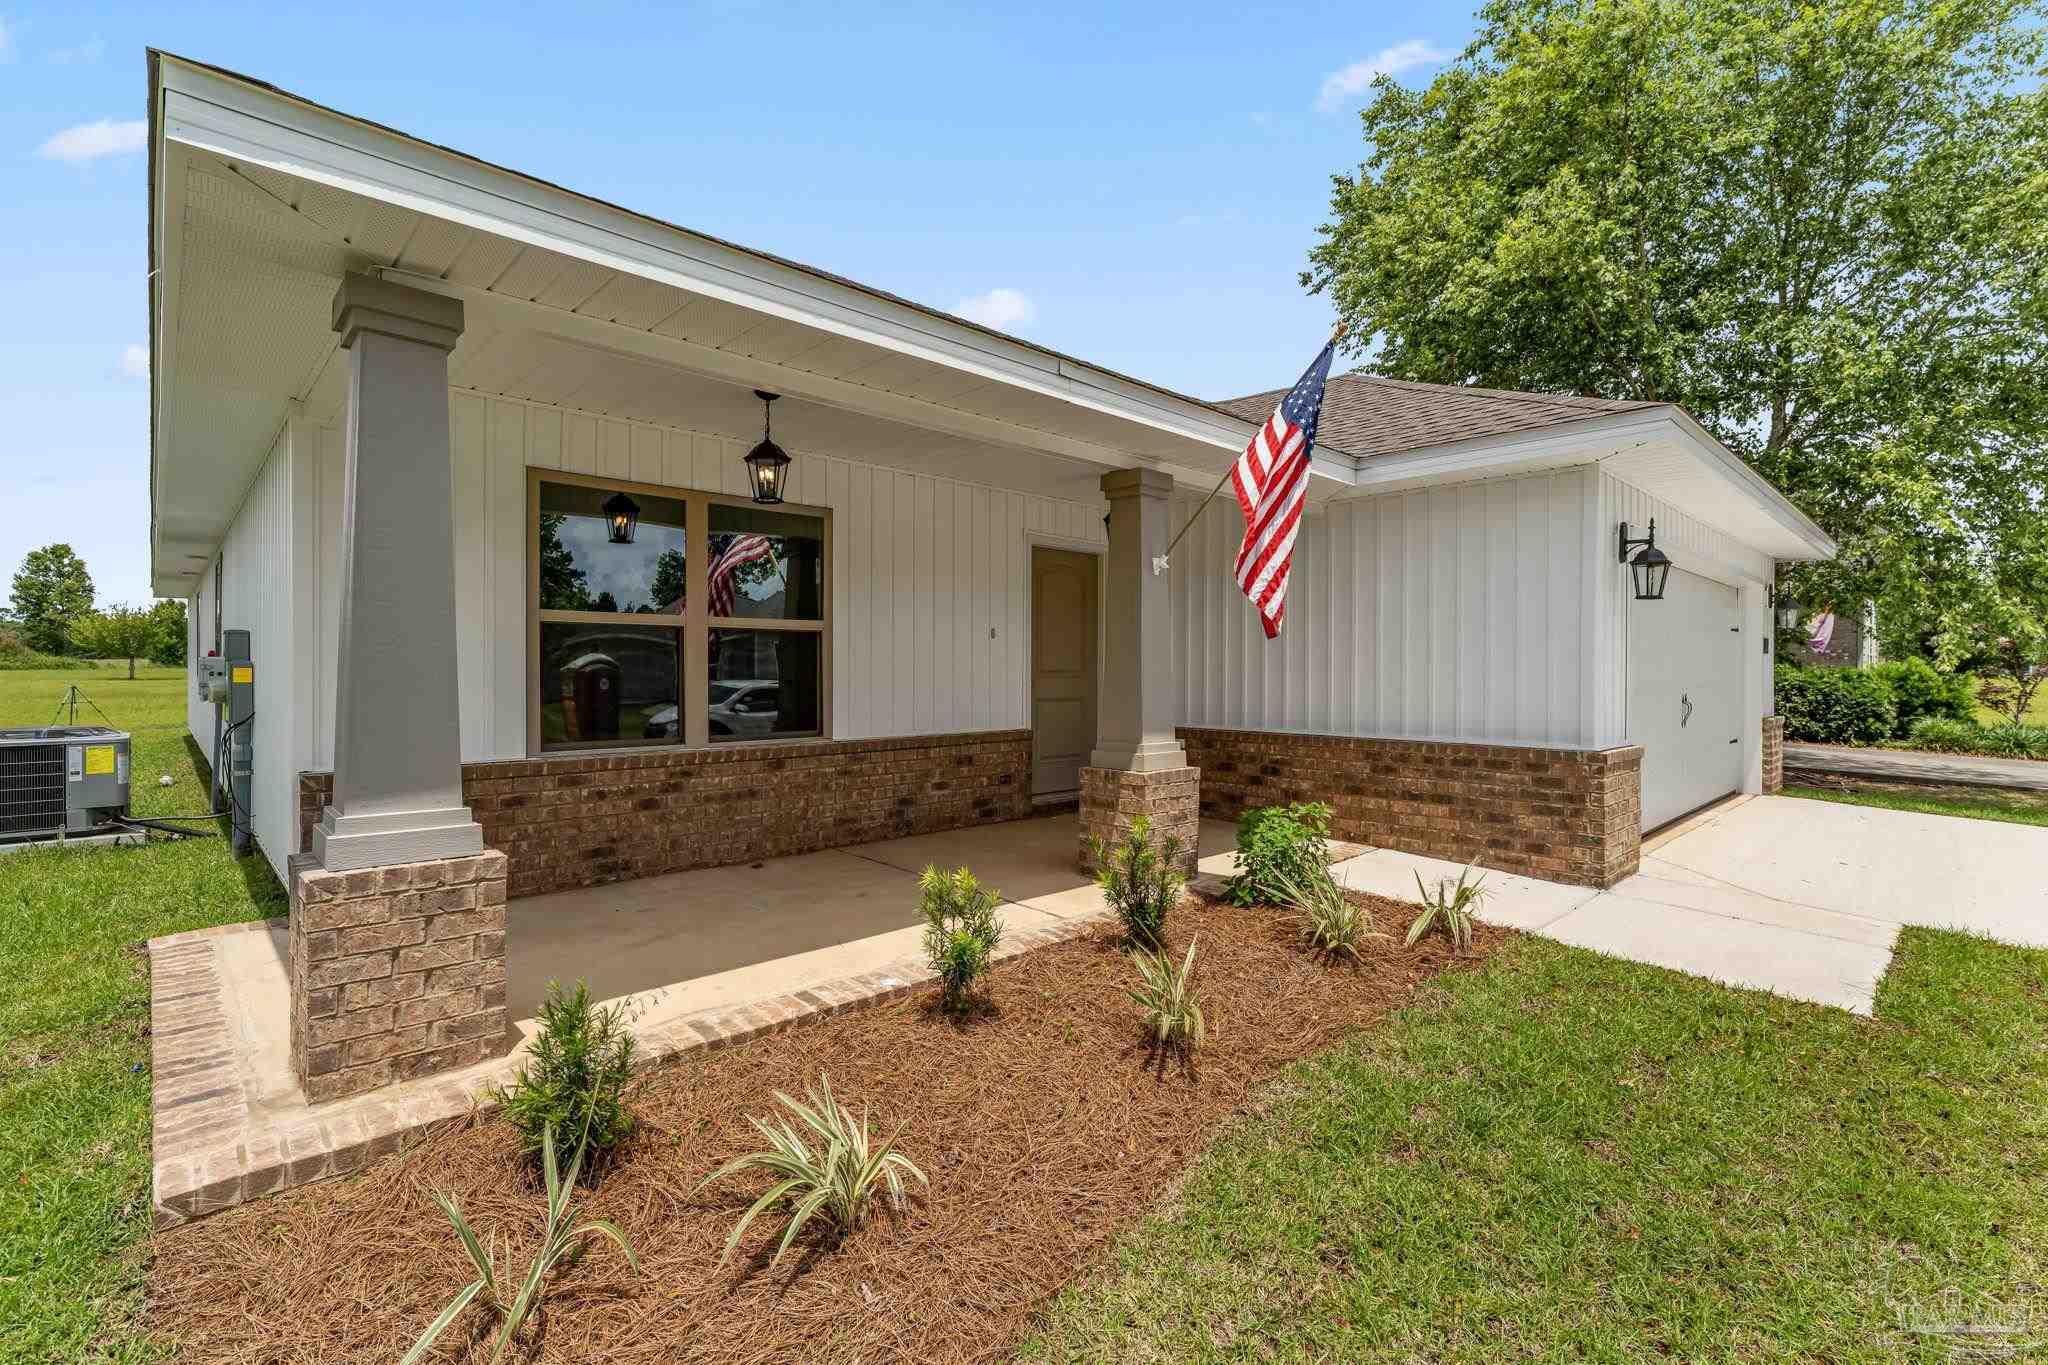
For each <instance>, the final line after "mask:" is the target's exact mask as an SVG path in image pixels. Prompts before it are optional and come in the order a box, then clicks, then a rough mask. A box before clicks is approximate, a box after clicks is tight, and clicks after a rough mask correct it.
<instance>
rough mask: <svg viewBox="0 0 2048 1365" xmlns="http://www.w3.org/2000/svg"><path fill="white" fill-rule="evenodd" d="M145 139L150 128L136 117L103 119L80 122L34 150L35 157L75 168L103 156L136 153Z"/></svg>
mask: <svg viewBox="0 0 2048 1365" xmlns="http://www.w3.org/2000/svg"><path fill="white" fill-rule="evenodd" d="M148 136H149V125H148V124H147V123H144V122H143V121H142V120H141V119H139V118H138V119H121V120H119V121H116V120H114V119H110V118H103V119H100V120H98V121H97V122H94V123H81V124H79V125H78V126H76V127H74V128H66V129H65V130H64V131H63V132H61V133H58V134H57V135H56V136H54V137H52V138H51V139H50V140H49V141H48V142H45V143H44V144H43V145H42V146H40V147H38V148H36V155H37V156H41V157H45V158H47V159H49V160H51V161H69V162H71V163H73V164H74V165H76V164H79V163H82V162H86V161H97V160H99V159H100V158H101V157H103V156H119V155H121V154H122V153H123V152H139V151H141V150H142V144H143V142H144V140H145V139H147V138H148Z"/></svg>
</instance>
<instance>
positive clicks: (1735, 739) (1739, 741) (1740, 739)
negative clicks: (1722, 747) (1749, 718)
mask: <svg viewBox="0 0 2048 1365" xmlns="http://www.w3.org/2000/svg"><path fill="white" fill-rule="evenodd" d="M1728 742H1729V743H1730V744H1740V743H1742V736H1740V735H1737V736H1736V737H1735V738H1734V739H1731V740H1729V741H1728Z"/></svg>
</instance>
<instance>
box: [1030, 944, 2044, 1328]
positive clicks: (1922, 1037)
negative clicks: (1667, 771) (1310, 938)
mask: <svg viewBox="0 0 2048 1365" xmlns="http://www.w3.org/2000/svg"><path fill="white" fill-rule="evenodd" d="M1432 996H1433V998H1432V999H1431V1000H1429V1001H1428V1002H1427V1003H1426V1004H1424V1005H1422V1006H1420V1007H1418V1008H1415V1009H1411V1010H1409V1011H1407V1012H1405V1013H1404V1014H1403V1015H1401V1016H1399V1017H1398V1018H1397V1019H1396V1020H1395V1021H1394V1022H1393V1023H1392V1025H1391V1027H1388V1028H1386V1029H1383V1030H1380V1031H1378V1032H1375V1033H1373V1034H1370V1035H1367V1036H1365V1037H1364V1038H1362V1039H1360V1040H1358V1041H1357V1042H1355V1043H1353V1044H1351V1045H1349V1046H1345V1047H1342V1048H1339V1049H1337V1050H1335V1051H1333V1052H1331V1053H1327V1054H1325V1055H1323V1056H1322V1057H1320V1058H1317V1059H1315V1060H1313V1061H1311V1062H1309V1063H1306V1064H1304V1065H1302V1066H1300V1067H1297V1068H1296V1069H1295V1070H1294V1071H1293V1072H1292V1073H1291V1074H1290V1075H1289V1076H1288V1077H1287V1079H1286V1081H1285V1083H1284V1084H1282V1085H1281V1086H1279V1087H1278V1088H1277V1090H1276V1092H1275V1094H1274V1096H1273V1098H1272V1100H1271V1102H1270V1105H1269V1107H1268V1108H1267V1110H1266V1112H1265V1113H1264V1114H1263V1115H1262V1116H1260V1117H1257V1118H1255V1119H1252V1120H1250V1121H1248V1122H1246V1123H1244V1124H1242V1125H1241V1126H1240V1127H1238V1128H1237V1129H1236V1130H1235V1131H1234V1132H1232V1133H1231V1134H1229V1135H1228V1136H1226V1137H1225V1138H1224V1139H1223V1140H1222V1142H1221V1143H1219V1145H1218V1146H1217V1147H1216V1148H1215V1149H1213V1150H1212V1151H1211V1153H1210V1154H1209V1155H1208V1156H1207V1157H1205V1158H1204V1159H1203V1161H1202V1162H1201V1163H1200V1164H1199V1165H1198V1166H1197V1168H1196V1169H1195V1170H1194V1172H1193V1173H1192V1175H1191V1176H1190V1178H1189V1179H1188V1181H1187V1182H1186V1185H1185V1187H1184V1188H1183V1189H1182V1190H1181V1191H1180V1193H1179V1194H1178V1196H1177V1199H1176V1203H1175V1206H1174V1207H1173V1208H1172V1209H1171V1210H1169V1211H1168V1212H1166V1213H1164V1214H1163V1215H1162V1216H1160V1217H1158V1218H1156V1219H1154V1220H1152V1221H1149V1222H1148V1223H1146V1224H1145V1225H1143V1226H1142V1227H1141V1228H1139V1229H1138V1230H1137V1231H1136V1232H1135V1233H1134V1234H1132V1235H1131V1236H1129V1237H1127V1238H1125V1239H1124V1240H1122V1241H1121V1242H1120V1243H1119V1245H1118V1246H1117V1247H1116V1249H1115V1251H1114V1253H1113V1255H1112V1258H1111V1262H1110V1264H1109V1265H1108V1266H1106V1267H1104V1268H1102V1269H1101V1270H1099V1271H1098V1272H1097V1273H1095V1274H1093V1275H1091V1276H1090V1277H1088V1278H1086V1279H1085V1280H1084V1282H1083V1283H1081V1284H1080V1285H1078V1286H1076V1287H1075V1288H1073V1289H1071V1290H1070V1291H1069V1292H1067V1293H1066V1294H1064V1295H1063V1296H1061V1297H1060V1298H1059V1299H1058V1300H1057V1301H1056V1303H1055V1305H1054V1306H1053V1308H1052V1310H1051V1312H1050V1314H1049V1317H1048V1319H1047V1321H1046V1322H1045V1324H1044V1325H1043V1328H1042V1331H1041V1335H1040V1336H1039V1337H1038V1338H1037V1340H1035V1341H1034V1342H1032V1343H1030V1344H1029V1345H1028V1346H1027V1347H1026V1349H1025V1350H1024V1352H1023V1356H1024V1358H1025V1359H1027V1360H1033V1361H1050V1360H1060V1361H1088V1362H1139V1361H1145V1362H1152V1361H1161V1362H1163V1361H1175V1362H1180V1361H1196V1362H1199V1361H1302V1362H1307V1361H1346V1362H1352V1361H1422V1360H1428V1361H1475V1362H1477V1361H1487V1362H1492V1361H1499V1360H1572V1361H1615V1362H1621V1361H1640V1360H1659V1359H1672V1360H1685V1361H1730V1362H1733V1361H1742V1362H1753V1361H1795V1360H1796V1361H1809V1360H1829V1361H1878V1360H1885V1361H1891V1360H1900V1359H1905V1360H1930V1361H1932V1360H1947V1359H1950V1358H1951V1357H1949V1356H1947V1355H1944V1354H1942V1353H1941V1352H1940V1351H1939V1350H1938V1349H1936V1348H1935V1347H1933V1346H1931V1345H1928V1344H1926V1343H1925V1342H1915V1341H1913V1340H1903V1341H1902V1340H1900V1339H1897V1338H1896V1337H1895V1336H1894V1333H1893V1328H1894V1323H1895V1316H1894V1305H1895V1304H1897V1303H1900V1302H1920V1303H1923V1304H1926V1305H1927V1306H1929V1307H1932V1306H1933V1305H1932V1302H1931V1301H1932V1300H1933V1299H1934V1298H1935V1296H1936V1295H1938V1294H1939V1293H1941V1291H1943V1290H1945V1289H1949V1288H1953V1289H1955V1290H1957V1291H1958V1292H1959V1293H1960V1294H1961V1295H1962V1296H1963V1297H1964V1302H1965V1303H1968V1302H1970V1301H1971V1300H1972V1299H1973V1298H1977V1297H1978V1296H1983V1297H1988V1298H1992V1299H2002V1300H2003V1301H2004V1302H2006V1303H2008V1304H2013V1303H2019V1304H2024V1303H2025V1302H2026V1300H2025V1299H2024V1297H2022V1296H2023V1294H2024V1292H2025V1290H2024V1286H2025V1285H2026V1284H2027V1283H2028V1282H2038V1281H2040V1280H2041V1279H2042V1277H2043V1274H2044V1271H2048V1265H2044V1258H2048V952H2032V951H2024V950H2020V949H2013V948H2005V947H1999V946H1995V945H1993V944H1990V943H1987V942H1984V941H1981V940H1973V939H1969V938H1965V937H1962V936H1958V935H1954V934H1944V933H1935V932H1930V931H1924V930H1908V931H1907V932H1906V933H1905V935H1904V936H1903V938H1902V940H1901V943H1900V947H1899V954H1898V957H1897V959H1896V960H1895V962H1894V963H1893V966H1892V969H1891V973H1890V975H1888V976H1887V977H1886V979H1885V981H1884V983H1883V985H1882V987H1881V989H1880V991H1879V994H1878V1001H1877V1017H1876V1018H1875V1019H1874V1020H1865V1019H1857V1018H1854V1017H1852V1016H1850V1015H1848V1014H1845V1013H1842V1012H1840V1011H1835V1010H1827V1009H1822V1008H1819V1007H1816V1006H1807V1005H1799V1004H1794V1003H1790V1002H1786V1001H1780V1000H1773V999H1770V998H1767V997H1764V996H1760V995H1756V994H1752V993H1747V992H1742V991H1734V990H1728V989H1723V988H1720V987H1716V986H1712V985H1708V984H1706V983H1704V982H1700V981H1697V980H1692V979H1689V978H1685V977H1681V976H1677V975H1674V974H1671V973H1667V972H1662V971H1658V970H1656V969H1654V968H1649V967H1637V966H1632V965H1628V964H1624V963H1619V962H1615V961H1612V960H1608V959H1604V958H1600V957H1596V956H1594V955H1593V954H1591V953H1586V952H1581V951H1578V950H1575V949H1570V948H1565V947H1562V946H1559V945H1557V944H1553V943H1548V942H1544V941H1541V940H1536V939H1526V940H1521V941H1519V942H1517V943H1516V944H1515V945H1514V946H1512V947H1511V948H1510V949H1508V950H1507V951H1506V952H1505V953H1504V954H1503V955H1502V956H1501V957H1499V958H1497V959H1495V960H1494V961H1493V962H1492V963H1490V964H1489V965H1488V966H1487V967H1486V968H1485V969H1484V970H1482V971H1479V972H1476V973H1473V974H1470V975H1466V976H1460V977H1456V978H1453V979H1450V980H1447V981H1446V982H1444V983H1443V984H1442V985H1441V986H1440V987H1439V988H1437V989H1436V990H1434V991H1433V992H1432ZM1273 1026H1274V1027H1284V1026H1285V1024H1284V1010H1283V1011H1281V1012H1280V1013H1279V1014H1277V1015H1276V1017H1275V1020H1274V1021H1273ZM2032 1306H2033V1308H2034V1310H2035V1312H2036V1314H2037V1318H2036V1322H2037V1324H2038V1322H2039V1318H2038V1313H2039V1310H2040V1308H2041V1306H2042V1305H2041V1303H2040V1301H2039V1300H2038V1299H2035V1300H2034V1301H2033V1303H2032Z"/></svg>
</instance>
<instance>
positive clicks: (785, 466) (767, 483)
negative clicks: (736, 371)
mask: <svg viewBox="0 0 2048 1365" xmlns="http://www.w3.org/2000/svg"><path fill="white" fill-rule="evenodd" d="M781 396H782V395H780V394H774V393H769V392H768V391H767V390H766V389H755V390H754V397H756V398H758V399H760V400H761V444H759V445H757V446H755V447H754V448H753V449H752V450H750V451H748V452H747V479H748V481H749V482H750V483H752V484H753V486H754V501H755V502H764V503H776V502H781V501H782V489H783V485H784V484H785V483H786V482H787V481H788V477H789V455H788V453H787V452H786V451H784V450H783V448H782V447H781V446H779V445H777V444H775V442H774V441H773V440H771V439H770V438H769V434H768V433H769V410H768V405H769V404H770V403H773V402H774V401H775V400H776V399H777V398H779V397H781Z"/></svg>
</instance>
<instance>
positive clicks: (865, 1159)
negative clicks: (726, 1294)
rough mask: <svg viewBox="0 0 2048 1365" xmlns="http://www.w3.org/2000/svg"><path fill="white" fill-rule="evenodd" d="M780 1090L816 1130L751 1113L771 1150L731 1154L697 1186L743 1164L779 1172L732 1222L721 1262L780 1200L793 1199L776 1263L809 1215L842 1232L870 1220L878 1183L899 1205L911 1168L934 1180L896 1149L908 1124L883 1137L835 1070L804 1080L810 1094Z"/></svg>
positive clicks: (922, 1177) (791, 1109)
mask: <svg viewBox="0 0 2048 1365" xmlns="http://www.w3.org/2000/svg"><path fill="white" fill-rule="evenodd" d="M775 1098H776V1099H777V1100H778V1101H780V1102H781V1104H782V1106H783V1108H785V1109H787V1110H789V1112H790V1114H791V1115H793V1116H794V1117H795V1118H796V1120H797V1121H798V1123H801V1124H802V1125H803V1128H804V1129H808V1130H810V1135H811V1136H809V1137H807V1136H806V1135H805V1133H804V1132H803V1131H802V1130H801V1129H799V1128H798V1127H797V1126H796V1125H795V1124H792V1123H791V1122H790V1120H789V1119H788V1118H785V1117H780V1116H778V1117H776V1118H775V1119H774V1120H773V1121H770V1120H768V1119H759V1118H754V1117H752V1116H749V1117H748V1119H747V1122H749V1123H751V1124H753V1125H754V1131H755V1132H757V1133H759V1134H760V1135H761V1136H762V1138H763V1139H765V1140H766V1141H767V1143H768V1148H767V1150H766V1151H760V1152H749V1153H747V1155H745V1156H742V1157H737V1158H735V1159H733V1160H731V1161H728V1162H726V1163H725V1165H723V1166H721V1167H719V1168H718V1169H717V1170H716V1171H713V1172H712V1173H711V1174H710V1175H709V1176H707V1177H705V1179H704V1183H703V1184H702V1185H699V1186H698V1187H697V1188H698V1189H700V1190H701V1189H703V1188H705V1186H708V1185H711V1184H714V1183H715V1182H717V1181H720V1180H723V1179H725V1178H726V1177H727V1176H732V1175H738V1174H739V1173H740V1172H742V1171H767V1172H768V1173H769V1174H771V1175H773V1176H775V1177H777V1179H776V1182H775V1184H773V1185H771V1186H770V1187H769V1188H768V1192H767V1193H766V1194H763V1195H762V1196H761V1197H760V1198H759V1199H757V1200H755V1201H754V1204H753V1207H752V1208H750V1209H748V1210H747V1211H746V1214H745V1215H744V1216H743V1217H742V1218H741V1219H740V1221H739V1222H738V1223H737V1224H735V1225H734V1227H733V1230H732V1235H731V1236H729V1237H727V1238H726V1239H725V1254H724V1255H723V1256H721V1257H719V1264H720V1265H723V1264H724V1263H725V1262H726V1261H727V1260H730V1259H731V1257H732V1253H733V1251H734V1249H735V1248H737V1247H738V1246H739V1244H740V1238H741V1237H742V1236H744V1235H745V1234H746V1231H747V1228H748V1227H749V1226H751V1225H752V1224H753V1221H754V1220H755V1219H756V1218H758V1217H760V1216H761V1215H762V1214H764V1213H766V1212H767V1211H768V1210H769V1209H771V1208H774V1207H775V1206H776V1205H778V1204H785V1203H786V1204H787V1205H788V1206H789V1225H788V1226H787V1227H785V1228H784V1229H783V1230H782V1241H781V1242H780V1243H779V1244H778V1245H777V1246H776V1248H775V1256H774V1258H773V1259H772V1260H770V1261H769V1263H768V1264H769V1266H770V1267H771V1268H772V1267H774V1266H775V1265H776V1264H777V1263H779V1262H780V1261H781V1260H782V1257H783V1253H785V1252H787V1251H788V1250H789V1247H790V1243H792V1242H794V1241H795V1240H796V1236H797V1234H798V1233H799V1232H801V1231H803V1229H804V1226H805V1225H806V1224H808V1223H809V1222H810V1221H811V1219H813V1218H820V1217H822V1218H823V1219H825V1220H826V1222H827V1223H828V1224H830V1226H831V1227H832V1229H833V1231H834V1232H835V1233H837V1234H838V1235H841V1236H844V1235H845V1234H846V1233H848V1232H851V1231H852V1230H853V1229H855V1228H857V1227H859V1226H860V1225H861V1224H862V1223H863V1222H865V1221H866V1220H867V1215H868V1209H869V1205H870V1204H871V1203H872V1201H873V1199H874V1195H875V1192H876V1190H877V1189H878V1188H879V1189H886V1190H887V1192H888V1198H889V1204H890V1207H892V1208H896V1209H901V1208H902V1207H903V1205H904V1200H905V1195H904V1187H903V1178H904V1177H905V1176H906V1175H907V1176H909V1177H911V1178H912V1179H914V1180H916V1181H917V1182H918V1183H919V1184H921V1185H924V1186H925V1187H926V1188H930V1186H931V1182H930V1181H929V1180H927V1179H925V1175H924V1172H923V1171H920V1170H919V1169H917V1166H916V1165H915V1163H913V1162H912V1161H911V1160H910V1158H909V1157H907V1156H905V1155H903V1154H902V1153H901V1152H899V1151H897V1150H896V1139H897V1137H899V1136H901V1135H902V1132H903V1127H904V1125H900V1124H899V1125H898V1126H897V1129H896V1132H894V1133H892V1134H890V1135H889V1137H888V1138H886V1139H885V1140H883V1141H882V1142H880V1143H877V1142H876V1141H875V1140H874V1137H873V1134H872V1133H871V1132H870V1130H869V1126H868V1120H869V1112H868V1109H867V1106H865V1105H863V1106H862V1107H861V1113H860V1118H859V1119H858V1120H856V1119H855V1118H854V1116H853V1111H851V1110H850V1109H847V1108H845V1107H844V1106H842V1105H841V1104H840V1103H839V1101H838V1099H837V1098H835V1097H834V1096H833V1094H832V1081H831V1078H830V1077H827V1076H820V1077H819V1078H818V1085H817V1087H816V1088H811V1087H806V1088H805V1090H804V1100H795V1099H791V1098H790V1097H789V1096H788V1095H785V1094H783V1093H782V1092H781V1091H779V1090H778V1091H776V1092H775ZM806 1100H807V1101H809V1102H808V1103H806V1102H805V1101H806Z"/></svg>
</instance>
